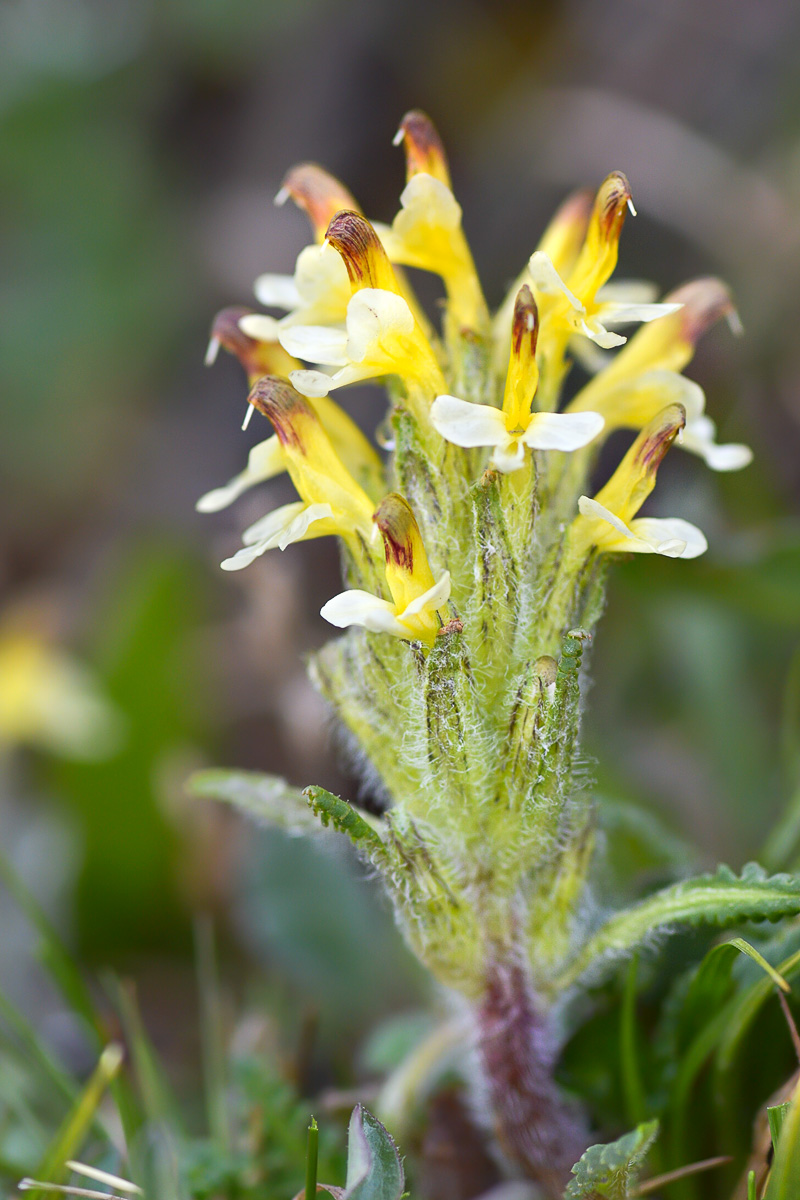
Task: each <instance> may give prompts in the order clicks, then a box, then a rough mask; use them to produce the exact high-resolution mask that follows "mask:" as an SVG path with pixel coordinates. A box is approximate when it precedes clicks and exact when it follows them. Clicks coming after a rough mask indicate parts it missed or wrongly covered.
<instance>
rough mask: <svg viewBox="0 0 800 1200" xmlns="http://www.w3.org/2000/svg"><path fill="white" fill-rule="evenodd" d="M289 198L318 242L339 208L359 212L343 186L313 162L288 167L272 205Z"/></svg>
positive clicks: (355, 203)
mask: <svg viewBox="0 0 800 1200" xmlns="http://www.w3.org/2000/svg"><path fill="white" fill-rule="evenodd" d="M289 196H291V198H292V199H293V200H294V202H295V204H296V205H297V207H298V208H302V210H303V212H304V213H306V215H307V216H308V219H309V221H310V222H311V228H312V229H313V231H314V236H315V237H316V239H317V241H318V242H321V241H322V240H323V238H324V237H325V230H326V229H327V228H328V225H329V224H330V222H331V220H332V218H333V217H334V216H335V215H336V213H337V212H340V211H341V210H342V209H343V208H347V209H350V210H351V211H352V212H359V211H360V209H359V207H358V204H357V202H356V201H355V200H354V198H353V196H352V195H351V194H350V192H349V191H348V189H347V188H346V187H345V186H344V184H343V183H340V182H339V180H338V179H336V178H334V176H333V175H329V174H328V172H327V171H325V170H323V168H322V167H318V166H317V164H316V163H299V164H298V165H297V166H296V167H292V169H291V171H289V173H288V174H287V176H286V178H285V179H284V181H283V184H282V186H281V190H280V191H279V192H278V195H277V196H276V197H275V200H276V203H278V204H282V203H283V202H284V201H285V200H286V199H287V198H288V197H289Z"/></svg>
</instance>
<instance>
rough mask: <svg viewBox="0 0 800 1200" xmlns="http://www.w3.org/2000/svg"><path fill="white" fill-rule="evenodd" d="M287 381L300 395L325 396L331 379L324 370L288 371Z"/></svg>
mask: <svg viewBox="0 0 800 1200" xmlns="http://www.w3.org/2000/svg"><path fill="white" fill-rule="evenodd" d="M289 382H290V383H291V385H292V387H294V388H296V389H297V391H298V392H299V393H300V395H301V396H311V397H314V396H327V394H328V392H329V391H330V390H331V388H332V387H333V379H332V378H331V376H330V375H326V374H325V372H324V371H290V372H289Z"/></svg>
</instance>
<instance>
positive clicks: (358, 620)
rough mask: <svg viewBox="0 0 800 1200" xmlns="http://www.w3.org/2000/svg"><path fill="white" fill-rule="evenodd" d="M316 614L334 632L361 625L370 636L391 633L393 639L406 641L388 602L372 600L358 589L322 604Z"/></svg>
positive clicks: (405, 634) (341, 593) (405, 631)
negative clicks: (333, 629) (328, 623)
mask: <svg viewBox="0 0 800 1200" xmlns="http://www.w3.org/2000/svg"><path fill="white" fill-rule="evenodd" d="M319 612H320V616H321V617H324V618H325V620H326V621H328V622H330V624H331V625H335V626H336V627H337V628H338V629H346V628H347V627H348V626H349V625H362V626H363V627H364V628H365V629H369V630H371V631H372V632H373V633H393V634H395V636H397V637H402V638H407V637H408V630H407V629H406V628H405V626H404V625H401V624H400V622H399V621H398V620H397V617H396V616H395V610H394V605H393V604H390V603H389V601H388V600H381V599H380V598H379V597H378V596H373V595H372V594H371V593H370V592H362V591H361V590H360V589H359V588H353V589H352V590H350V591H347V592H340V593H339V595H338V596H333V597H332V598H331V599H330V600H329V601H328V602H327V604H323V606H322V608H321V609H320V610H319Z"/></svg>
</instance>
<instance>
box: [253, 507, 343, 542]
mask: <svg viewBox="0 0 800 1200" xmlns="http://www.w3.org/2000/svg"><path fill="white" fill-rule="evenodd" d="M332 516H333V509H332V508H331V506H330V504H304V503H303V501H302V500H300V501H294V502H293V503H292V504H284V505H282V506H281V507H280V508H276V509H273V511H272V512H271V513H267V515H266V516H265V517H262V518H261V520H259V521H256V522H255V524H254V525H251V526H249V528H248V529H245V531H244V533H243V534H242V541H243V542H244V544H245V546H251V545H253V544H254V543H255V542H271V545H270V546H265V549H266V550H270V549H272V547H273V546H278V547H280V549H281V550H285V549H286V547H287V546H288V545H290V544H291V543H292V542H299V541H300V539H301V538H302V537H303V536H304V535H305V534H306V533H307V532H308V528H309V526H310V525H313V523H314V522H315V521H323V520H324V519H325V518H326V517H332Z"/></svg>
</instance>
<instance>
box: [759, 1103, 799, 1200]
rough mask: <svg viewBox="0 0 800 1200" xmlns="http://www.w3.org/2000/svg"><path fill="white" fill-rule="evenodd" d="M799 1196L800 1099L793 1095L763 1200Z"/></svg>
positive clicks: (786, 1199)
mask: <svg viewBox="0 0 800 1200" xmlns="http://www.w3.org/2000/svg"><path fill="white" fill-rule="evenodd" d="M798 1196H800V1097H798V1095H797V1093H795V1096H794V1099H793V1100H792V1103H791V1107H790V1109H789V1112H788V1114H787V1115H786V1117H785V1118H784V1120H783V1125H782V1127H781V1133H780V1138H779V1139H778V1145H777V1149H776V1151H775V1158H774V1160H773V1163H772V1170H771V1171H770V1176H769V1184H768V1185H767V1191H766V1195H765V1200H797V1197H798Z"/></svg>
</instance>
